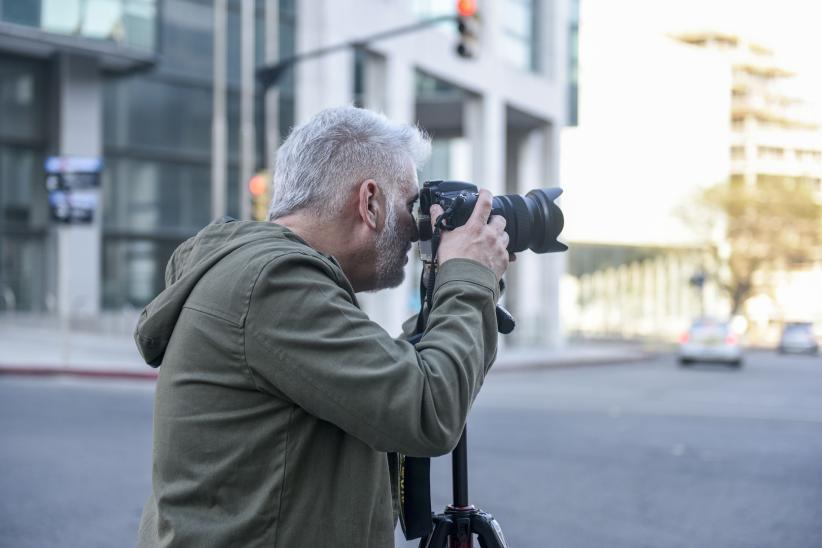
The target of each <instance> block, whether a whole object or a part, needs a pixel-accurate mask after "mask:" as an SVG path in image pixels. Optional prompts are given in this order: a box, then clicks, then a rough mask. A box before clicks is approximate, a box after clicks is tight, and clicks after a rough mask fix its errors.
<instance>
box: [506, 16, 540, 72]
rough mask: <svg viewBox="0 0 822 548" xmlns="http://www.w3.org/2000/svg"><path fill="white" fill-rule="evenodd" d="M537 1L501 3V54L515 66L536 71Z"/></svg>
mask: <svg viewBox="0 0 822 548" xmlns="http://www.w3.org/2000/svg"><path fill="white" fill-rule="evenodd" d="M535 1H536V0H503V1H502V2H500V7H501V8H502V11H501V13H500V16H501V18H500V22H501V25H502V28H501V43H500V54H501V55H502V57H503V58H504V59H507V60H508V61H510V62H511V63H513V64H514V65H515V66H517V67H519V68H521V69H524V70H530V71H535V70H536V68H537V67H536V58H537V56H536V29H537V11H536V9H535V8H536V7H535Z"/></svg>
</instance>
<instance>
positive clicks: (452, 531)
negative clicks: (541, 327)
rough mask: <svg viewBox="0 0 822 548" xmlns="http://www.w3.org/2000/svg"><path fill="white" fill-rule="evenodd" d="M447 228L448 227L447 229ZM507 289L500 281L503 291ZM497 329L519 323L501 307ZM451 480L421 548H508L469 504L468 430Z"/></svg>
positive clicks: (427, 306)
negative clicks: (448, 497) (449, 500)
mask: <svg viewBox="0 0 822 548" xmlns="http://www.w3.org/2000/svg"><path fill="white" fill-rule="evenodd" d="M445 217H446V214H445V213H444V214H443V215H441V216H440V218H439V219H437V223H436V225H437V228H436V229H435V230H434V231H433V235H432V238H431V259H430V266H429V271H428V279H427V280H426V273H425V270H423V272H422V275H421V277H420V297H421V299H420V300H421V307H420V313H419V315H418V316H417V326H416V327H417V329H416V333H415V335H414V336H413V337H412V338H411V340H412V341H413V342H414V343H415V344H416V342H418V341H419V340H420V337H422V334H423V332H424V331H425V324H426V323H427V320H428V318H427V316H428V314H427V312H428V311H429V310H431V306H432V304H433V291H434V282H435V279H436V267H435V266H434V262H435V258H436V256H437V247H438V246H439V239H440V230H439V229H440V227H442V226H444V224H443V219H444V218H445ZM446 228H447V227H446ZM503 288H504V285H503V284H502V282H501V281H500V290H502V289H503ZM496 318H497V329H498V330H499V332H500V333H503V334H507V333H510V332H511V331H513V329H514V327H515V325H516V323H515V321H514V318H513V317H512V316H511V314H510V313H509V312H508V311H507V310H505V309H504V308H503V307H502V306H500V305H497V306H496ZM451 476H452V487H453V494H454V503H453V504H450V505H448V507H447V508H446V509H445V511H444V512H443V513H442V514H434V515H433V516H432V519H433V521H434V528H433V530H432V531H431V533H430V534H428V535H427V536H425V537H423V538H422V539H420V544H419V548H441V547H442V548H471V547H472V546H473V538H474V535H476V536H477V538H478V539H479V543H480V546H481V547H482V548H507V544H506V543H505V537H504V536H503V534H502V529H501V528H500V526H499V523H497V520H495V519H494V516H492V515H491V514H489V513H487V512H483V511H482V510H479V509H477V508H476V507H475V506H473V505H471V504H469V503H468V443H467V441H466V428H464V427H463V430H462V434H461V435H460V441H459V442H458V443H457V446H456V447H455V448H454V450H453V451H452V452H451Z"/></svg>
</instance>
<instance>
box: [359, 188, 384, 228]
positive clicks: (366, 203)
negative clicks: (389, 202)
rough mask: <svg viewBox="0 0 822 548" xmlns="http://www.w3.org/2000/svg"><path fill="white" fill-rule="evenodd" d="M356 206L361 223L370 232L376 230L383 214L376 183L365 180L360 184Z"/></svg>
mask: <svg viewBox="0 0 822 548" xmlns="http://www.w3.org/2000/svg"><path fill="white" fill-rule="evenodd" d="M357 205H358V211H359V214H360V218H361V219H362V221H363V222H364V223H365V224H366V225H368V227H369V228H371V229H372V230H377V227H378V226H379V221H380V219H381V218H382V217H383V212H384V204H383V197H382V193H381V192H380V190H379V187H378V186H377V181H375V180H374V179H366V180H365V181H363V182H362V183H360V189H359V193H358V204H357Z"/></svg>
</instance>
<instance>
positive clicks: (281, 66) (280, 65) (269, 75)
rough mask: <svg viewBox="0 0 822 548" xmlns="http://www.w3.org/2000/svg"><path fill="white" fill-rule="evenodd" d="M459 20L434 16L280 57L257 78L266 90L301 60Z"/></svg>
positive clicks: (365, 45)
mask: <svg viewBox="0 0 822 548" xmlns="http://www.w3.org/2000/svg"><path fill="white" fill-rule="evenodd" d="M457 20H458V16H456V15H443V16H440V17H433V18H431V19H426V20H424V21H420V22H418V23H414V24H413V25H406V26H403V27H397V28H393V29H389V30H386V31H383V32H378V33H376V34H372V35H370V36H365V37H363V38H360V39H358V40H352V41H350V42H344V43H342V44H337V45H334V46H327V47H324V48H320V49H316V50H313V51H307V52H305V53H298V54H296V55H292V56H290V57H284V58H282V59H280V60H279V61H278V62H277V63H274V64H271V65H266V66H264V67H260V68H258V69H257V80H258V81H259V82H260V83H261V84H262V86H263V90H266V89H268V88H269V87H271V86H273V85H276V84H277V81H278V80H279V79H280V77H281V76H282V75H283V73H284V72H285V71H286V70H288V69H290V68H291V67H292V66H294V65H296V64H297V63H299V62H301V61H305V60H307V59H315V58H317V57H323V56H325V55H328V54H329V53H335V52H337V51H342V50H346V49H362V48H365V47H367V46H368V45H369V44H371V43H373V42H378V41H380V40H387V39H389V38H396V37H397V36H402V35H403V34H410V33H412V32H417V31H420V30H423V29H426V28H428V27H431V26H433V25H436V24H439V23H443V22H446V21H454V22H456V21H457Z"/></svg>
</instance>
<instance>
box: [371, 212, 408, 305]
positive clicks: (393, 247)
mask: <svg viewBox="0 0 822 548" xmlns="http://www.w3.org/2000/svg"><path fill="white" fill-rule="evenodd" d="M394 209H395V208H393V207H390V208H389V211H388V216H387V218H386V220H385V226H384V227H383V229H382V232H381V233H380V235H379V237H378V238H377V245H376V247H377V261H376V263H377V264H376V270H377V281H376V287H375V288H374V291H378V290H380V289H387V288H389V287H397V286H398V285H400V284H401V283H402V281H403V279H404V278H405V256H406V255H407V254H408V249H409V242H410V238H408V237H406V235H405V234H400V232H399V227H398V226H397V215H396V211H395V210H394Z"/></svg>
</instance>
